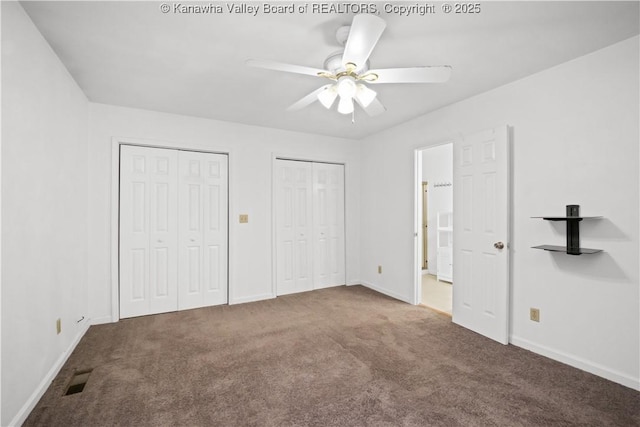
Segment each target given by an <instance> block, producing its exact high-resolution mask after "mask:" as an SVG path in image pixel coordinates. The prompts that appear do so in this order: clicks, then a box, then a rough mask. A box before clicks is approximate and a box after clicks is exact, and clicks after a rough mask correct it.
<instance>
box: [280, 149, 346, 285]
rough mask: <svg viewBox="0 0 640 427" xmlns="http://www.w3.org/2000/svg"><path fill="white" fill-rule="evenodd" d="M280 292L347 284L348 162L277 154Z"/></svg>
mask: <svg viewBox="0 0 640 427" xmlns="http://www.w3.org/2000/svg"><path fill="white" fill-rule="evenodd" d="M275 187H276V188H275V192H276V201H275V205H276V287H277V292H276V293H277V295H285V294H290V293H295V292H304V291H310V290H313V289H319V288H326V287H329V286H339V285H344V284H345V253H344V166H343V165H335V164H326V163H311V162H303V161H293V160H280V159H278V160H276V163H275Z"/></svg>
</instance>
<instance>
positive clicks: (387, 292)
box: [360, 281, 413, 305]
mask: <svg viewBox="0 0 640 427" xmlns="http://www.w3.org/2000/svg"><path fill="white" fill-rule="evenodd" d="M360 284H361V285H362V286H366V287H367V288H369V289H372V290H374V291H376V292H380V293H381V294H385V295H386V296H388V297H391V298H395V299H397V300H400V301H402V302H406V303H407V304H411V305H413V298H406V297H405V296H404V295H400V294H398V293H396V292H394V291H390V290H388V289H384V288H381V287H380V286H378V285H374V284H371V283H367V282H365V281H361V282H360Z"/></svg>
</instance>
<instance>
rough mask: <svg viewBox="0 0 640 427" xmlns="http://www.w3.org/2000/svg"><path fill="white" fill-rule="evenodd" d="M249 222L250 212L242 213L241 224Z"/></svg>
mask: <svg viewBox="0 0 640 427" xmlns="http://www.w3.org/2000/svg"><path fill="white" fill-rule="evenodd" d="M248 222H249V215H248V214H240V224H246V223H248Z"/></svg>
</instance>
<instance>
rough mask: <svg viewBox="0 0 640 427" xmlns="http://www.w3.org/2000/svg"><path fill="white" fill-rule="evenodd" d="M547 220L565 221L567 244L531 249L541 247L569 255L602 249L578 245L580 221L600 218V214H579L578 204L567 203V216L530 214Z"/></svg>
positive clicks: (591, 252)
mask: <svg viewBox="0 0 640 427" xmlns="http://www.w3.org/2000/svg"><path fill="white" fill-rule="evenodd" d="M531 218H539V219H540V218H541V219H544V220H547V221H566V222H567V246H554V245H539V246H533V249H543V250H545V251H552V252H564V253H567V254H569V255H582V254H595V253H598V252H602V249H588V248H581V247H580V221H582V220H585V219H600V218H602V217H601V216H580V206H579V205H567V216H532V217H531Z"/></svg>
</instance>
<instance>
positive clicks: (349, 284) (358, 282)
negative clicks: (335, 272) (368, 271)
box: [346, 280, 362, 286]
mask: <svg viewBox="0 0 640 427" xmlns="http://www.w3.org/2000/svg"><path fill="white" fill-rule="evenodd" d="M361 284H362V282H361V281H360V280H351V281H349V282H347V283H346V285H347V286H356V285H361Z"/></svg>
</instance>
